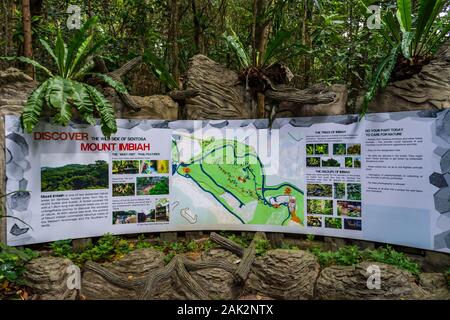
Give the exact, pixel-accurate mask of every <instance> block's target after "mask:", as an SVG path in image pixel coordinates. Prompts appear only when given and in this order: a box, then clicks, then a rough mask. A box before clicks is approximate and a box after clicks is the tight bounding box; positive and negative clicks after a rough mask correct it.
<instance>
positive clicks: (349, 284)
mask: <svg viewBox="0 0 450 320" xmlns="http://www.w3.org/2000/svg"><path fill="white" fill-rule="evenodd" d="M370 265H377V266H378V267H379V268H380V271H381V288H380V289H369V288H368V287H367V280H368V277H369V276H370V275H371V273H368V272H367V268H368V267H369V266H370ZM415 281H416V279H415V278H414V276H413V275H412V274H411V273H409V272H408V271H405V270H401V269H399V268H397V267H395V266H392V265H387V264H383V263H373V262H362V263H360V264H357V265H356V266H332V267H328V268H325V269H323V270H322V272H321V273H320V276H319V279H318V280H317V284H316V298H317V299H321V300H339V299H345V300H376V299H382V300H389V299H396V300H397V299H419V298H424V297H425V296H426V294H427V292H426V291H425V290H424V289H422V288H421V287H420V286H418V285H417V284H416V282H415Z"/></svg>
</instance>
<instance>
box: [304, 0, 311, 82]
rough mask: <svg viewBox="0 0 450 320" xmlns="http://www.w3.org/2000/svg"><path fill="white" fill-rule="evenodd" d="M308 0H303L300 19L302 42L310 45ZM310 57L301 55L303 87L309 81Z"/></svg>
mask: <svg viewBox="0 0 450 320" xmlns="http://www.w3.org/2000/svg"><path fill="white" fill-rule="evenodd" d="M308 1H309V0H303V19H302V20H303V21H302V44H303V45H304V46H306V47H308V48H310V47H311V36H310V34H309V23H310V22H311V19H312V8H310V7H309V5H308ZM312 65H313V64H312V58H311V56H310V55H308V54H306V55H304V57H303V84H302V85H303V88H307V87H308V86H309V84H310V82H311V68H312Z"/></svg>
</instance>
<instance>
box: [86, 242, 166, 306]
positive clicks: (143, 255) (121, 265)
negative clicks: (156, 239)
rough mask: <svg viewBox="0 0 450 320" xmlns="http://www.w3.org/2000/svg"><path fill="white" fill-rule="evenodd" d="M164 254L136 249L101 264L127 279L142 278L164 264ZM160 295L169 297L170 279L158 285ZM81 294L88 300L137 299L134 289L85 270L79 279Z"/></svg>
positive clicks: (151, 250)
mask: <svg viewBox="0 0 450 320" xmlns="http://www.w3.org/2000/svg"><path fill="white" fill-rule="evenodd" d="M163 259H164V255H163V254H162V253H161V252H159V251H155V250H153V249H138V250H135V251H133V252H131V253H129V254H127V255H126V256H125V257H124V258H123V259H121V260H118V261H113V262H108V263H103V264H102V266H103V267H105V268H106V269H107V270H109V271H111V272H113V273H115V274H117V275H120V276H122V277H126V278H128V279H136V278H142V277H145V276H146V275H148V273H149V272H152V271H153V270H155V269H158V268H162V267H163V266H164V261H163ZM159 288H160V291H161V292H160V293H159V294H160V297H167V298H170V292H171V290H170V289H171V287H170V281H165V282H164V283H161V285H160V287H159ZM81 294H82V295H83V297H85V298H86V299H88V300H118V299H123V300H129V299H137V298H138V294H137V293H136V291H134V290H131V289H127V288H122V287H119V286H116V285H114V284H112V283H110V282H108V281H107V280H105V279H104V278H103V277H102V276H100V275H98V274H96V273H94V272H92V271H89V270H87V271H85V272H84V274H83V276H82V281H81Z"/></svg>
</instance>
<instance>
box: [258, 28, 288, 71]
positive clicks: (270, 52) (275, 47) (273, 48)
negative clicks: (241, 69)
mask: <svg viewBox="0 0 450 320" xmlns="http://www.w3.org/2000/svg"><path fill="white" fill-rule="evenodd" d="M291 35H292V32H290V31H287V30H280V31H278V32H277V33H276V34H275V35H274V36H273V37H271V38H270V40H269V43H268V44H267V48H266V52H265V54H264V57H263V61H262V63H261V66H265V65H266V64H268V63H269V62H270V60H271V59H273V58H275V57H276V56H277V55H278V54H281V53H282V52H283V51H284V50H285V48H283V43H284V42H285V41H286V40H287V39H289V38H290V37H291Z"/></svg>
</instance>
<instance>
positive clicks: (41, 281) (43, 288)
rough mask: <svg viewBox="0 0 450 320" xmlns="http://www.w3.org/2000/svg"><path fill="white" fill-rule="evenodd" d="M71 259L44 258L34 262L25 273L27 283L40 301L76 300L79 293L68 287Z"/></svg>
mask: <svg viewBox="0 0 450 320" xmlns="http://www.w3.org/2000/svg"><path fill="white" fill-rule="evenodd" d="M72 265H73V263H72V262H71V261H70V260H69V259H64V258H56V257H43V258H37V259H34V260H32V261H31V262H30V263H29V264H28V265H27V266H26V271H25V273H24V277H25V281H26V282H27V284H28V286H30V287H31V289H32V293H33V294H34V295H35V296H34V298H35V299H38V300H75V298H76V296H77V291H76V290H75V289H72V290H70V289H69V288H68V286H67V282H68V278H69V276H70V275H71V274H70V273H68V272H66V271H67V270H68V268H69V267H70V266H72Z"/></svg>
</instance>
